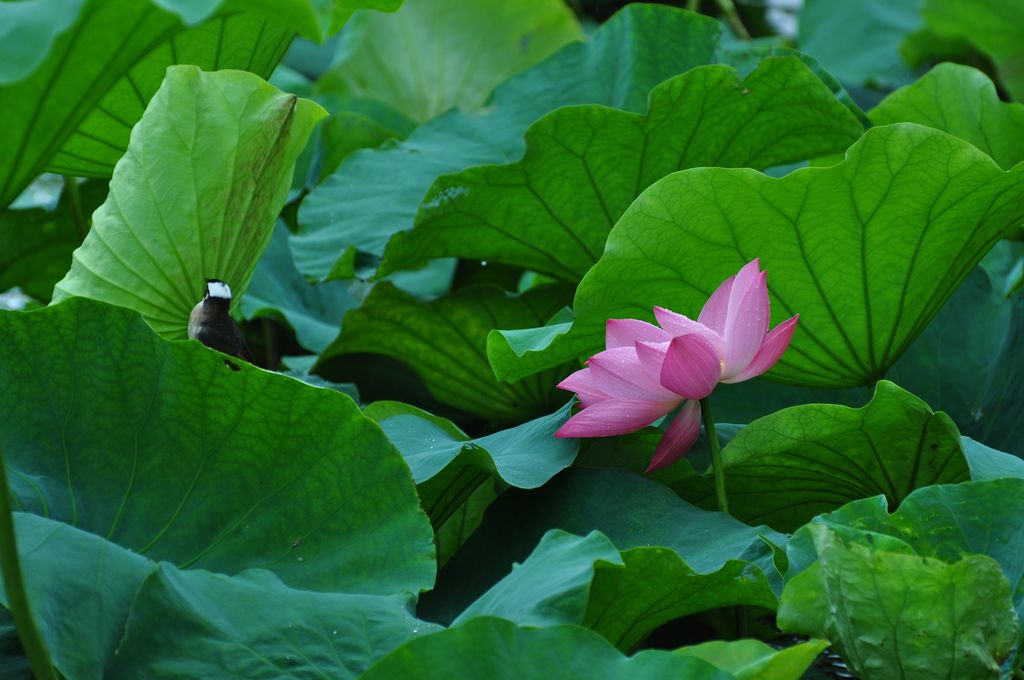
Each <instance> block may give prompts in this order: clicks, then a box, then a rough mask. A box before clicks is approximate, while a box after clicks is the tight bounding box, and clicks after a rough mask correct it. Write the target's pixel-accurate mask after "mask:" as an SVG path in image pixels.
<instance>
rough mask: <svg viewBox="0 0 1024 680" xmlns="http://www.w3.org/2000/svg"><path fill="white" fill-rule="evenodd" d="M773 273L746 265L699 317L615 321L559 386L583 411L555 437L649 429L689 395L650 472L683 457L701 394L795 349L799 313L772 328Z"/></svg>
mask: <svg viewBox="0 0 1024 680" xmlns="http://www.w3.org/2000/svg"><path fill="white" fill-rule="evenodd" d="M767 276H768V273H767V272H763V271H761V269H760V263H759V261H758V260H756V259H755V260H753V261H752V262H749V263H747V264H746V265H744V267H743V268H742V269H740V271H739V273H737V274H736V275H735V276H732V277H730V278H728V279H726V280H725V282H724V283H722V285H721V286H719V287H718V290H716V291H715V292H714V294H713V295H712V296H711V297H710V298H709V299H708V301H707V303H706V304H705V305H704V309H702V310H701V312H700V316H698V317H697V320H696V321H694V320H692V319H689V318H687V317H685V316H683V315H682V314H677V313H675V312H672V311H669V310H667V309H663V308H661V307H655V308H654V316H655V318H656V319H657V321H658V324H659V326H660V328H659V327H658V326H655V325H653V324H649V323H647V322H645V321H640V320H637V319H609V320H608V325H607V330H606V336H605V347H606V349H605V351H603V352H599V353H598V354H595V355H594V356H592V357H590V359H588V360H587V367H586V368H584V369H581V370H579V371H576V372H575V373H573V374H572V375H570V376H569V377H568V378H566V379H565V380H563V381H562V382H561V383H559V384H558V387H560V388H561V389H563V390H570V391H572V392H576V396H577V397H578V398H579V400H580V403H581V404H582V406H583V410H582V411H580V412H579V413H577V414H576V415H574V416H573V417H572V418H570V419H569V420H568V421H567V422H566V423H565V424H564V425H562V427H561V428H559V429H558V431H557V432H556V433H555V436H556V437H611V436H614V435H620V434H626V433H629V432H635V431H636V430H639V429H642V428H644V427H646V426H647V425H650V424H651V423H652V422H654V421H655V420H657V419H658V418H660V417H662V416H664V415H666V414H667V413H669V412H671V411H672V410H673V409H675V408H676V407H677V406H679V404H680V403H682V402H683V401H686V404H685V405H684V406H683V408H682V410H681V411H680V412H679V414H678V415H677V416H676V418H675V420H673V421H672V424H671V425H670V426H669V428H668V429H667V430H666V431H665V435H664V437H662V439H661V442H660V443H659V444H658V448H657V449H656V450H655V452H654V457H653V458H652V459H651V464H650V466H649V467H648V468H647V471H648V472H651V471H652V470H657V469H659V468H663V467H666V466H668V465H671V464H672V463H674V462H676V461H677V460H679V459H680V458H682V457H683V455H684V454H686V452H687V451H689V450H690V447H692V446H693V443H694V442H695V441H697V435H698V434H699V433H700V421H701V409H700V400H701V399H704V398H705V397H707V396H708V395H709V394H711V392H712V391H713V390H714V389H715V385H717V384H718V383H719V382H724V383H737V382H743V381H744V380H749V379H750V378H754V377H756V376H759V375H761V374H762V373H764V372H765V371H767V370H768V369H769V368H771V367H772V366H774V365H775V362H777V361H778V360H779V357H781V356H782V353H783V352H785V351H786V348H787V347H789V341H790V340H791V339H792V337H793V331H794V330H795V328H796V323H797V320H798V319H799V318H800V315H799V314H798V315H796V316H794V317H793V318H791V319H787V320H786V321H783V322H782V323H780V324H779V325H778V326H776V327H775V328H774V329H772V330H771V331H770V332H769V330H768V324H769V302H768V286H767Z"/></svg>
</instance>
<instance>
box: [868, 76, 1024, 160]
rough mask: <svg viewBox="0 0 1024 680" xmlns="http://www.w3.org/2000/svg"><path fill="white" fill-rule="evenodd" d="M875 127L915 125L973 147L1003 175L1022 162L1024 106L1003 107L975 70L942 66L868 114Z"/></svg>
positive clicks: (985, 78) (990, 87)
mask: <svg viewBox="0 0 1024 680" xmlns="http://www.w3.org/2000/svg"><path fill="white" fill-rule="evenodd" d="M868 117H869V118H870V119H871V122H872V123H874V124H875V125H889V124H892V123H919V124H921V125H927V126H929V127H933V128H936V129H938V130H942V131H943V132H948V133H949V134H951V135H954V136H956V137H959V138H960V139H963V140H965V141H968V142H970V143H971V144H973V145H974V146H976V147H978V148H979V149H981V150H982V151H984V152H985V153H987V154H988V155H989V156H991V157H992V158H994V159H995V161H996V163H998V164H999V166H1000V167H1002V168H1003V169H1004V170H1009V169H1010V168H1012V167H1013V166H1014V165H1016V164H1017V163H1019V162H1020V161H1022V160H1024V105H1021V104H1011V103H1007V102H1003V101H1001V100H1000V99H999V95H998V94H997V93H996V87H995V85H993V84H992V81H991V80H989V78H988V76H986V75H985V74H984V73H982V72H981V71H978V70H976V69H973V68H971V67H969V66H961V65H960V64H950V63H943V64H939V65H938V66H936V67H935V68H933V69H932V70H930V71H928V73H926V74H925V75H923V76H922V77H921V78H920V79H919V80H917V81H916V82H914V83H911V84H910V85H907V86H906V87H903V88H901V89H899V90H896V91H895V92H893V93H892V94H890V95H889V96H888V97H886V98H885V99H883V100H882V101H881V102H880V103H879V104H878V106H876V107H875V108H873V109H871V111H870V112H869V113H868Z"/></svg>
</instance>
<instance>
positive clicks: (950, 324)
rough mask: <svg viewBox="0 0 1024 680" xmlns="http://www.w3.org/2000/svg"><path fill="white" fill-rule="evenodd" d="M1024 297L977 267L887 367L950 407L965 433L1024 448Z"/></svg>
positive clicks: (927, 397)
mask: <svg viewBox="0 0 1024 680" xmlns="http://www.w3.org/2000/svg"><path fill="white" fill-rule="evenodd" d="M1022 342H1024V297H1022V296H1020V295H1014V296H1013V297H1010V298H1005V297H1003V295H1002V294H1001V293H1000V292H998V291H995V290H993V289H992V283H991V282H990V280H989V276H988V275H987V274H986V273H985V272H984V271H982V270H981V269H976V270H975V271H974V272H972V274H971V275H970V276H969V277H968V278H967V280H966V281H964V282H963V284H961V286H960V288H958V289H957V291H956V292H955V293H954V294H953V296H952V297H951V298H950V299H949V302H947V303H946V306H945V307H943V308H942V311H941V312H939V314H938V315H937V316H936V317H935V319H934V320H933V321H932V322H931V324H929V326H928V328H927V330H925V332H924V333H923V334H922V335H921V337H920V338H918V339H917V341H916V342H914V344H913V345H911V346H910V349H908V350H907V352H906V353H905V354H904V355H903V356H902V357H900V360H899V361H897V362H896V365H895V366H893V367H892V368H891V369H890V370H889V372H888V373H887V375H888V377H889V378H890V379H891V380H893V381H895V382H897V383H899V384H900V385H901V386H903V387H905V388H907V389H908V390H910V391H911V392H913V393H914V394H916V395H918V396H919V397H921V398H922V399H923V400H925V401H926V402H928V404H930V405H931V406H932V407H933V408H935V409H942V410H943V411H945V412H947V413H948V414H949V415H950V417H951V418H952V419H953V422H955V423H956V425H957V427H958V428H959V429H960V432H962V433H963V434H965V435H968V436H970V437H972V438H974V439H976V440H978V441H980V442H984V443H985V444H988V445H990V446H994V447H996V448H997V449H1000V450H1003V451H1010V452H1013V453H1017V454H1024V430H1022V425H1024V423H1022V422H1021V418H1020V414H1021V411H1022V410H1024V381H1022V380H1021V376H1024V355H1022V354H1021V351H1020V347H1021V343H1022Z"/></svg>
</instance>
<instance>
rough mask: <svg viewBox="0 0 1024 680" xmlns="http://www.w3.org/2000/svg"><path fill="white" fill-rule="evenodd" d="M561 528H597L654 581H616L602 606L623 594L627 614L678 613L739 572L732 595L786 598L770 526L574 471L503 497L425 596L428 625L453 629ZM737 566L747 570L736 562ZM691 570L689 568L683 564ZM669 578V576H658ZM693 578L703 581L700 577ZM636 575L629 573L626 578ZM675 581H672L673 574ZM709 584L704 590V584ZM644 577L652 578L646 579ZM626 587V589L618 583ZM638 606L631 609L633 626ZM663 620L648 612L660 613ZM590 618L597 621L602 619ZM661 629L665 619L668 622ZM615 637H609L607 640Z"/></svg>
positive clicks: (620, 475) (621, 475)
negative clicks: (646, 586) (633, 601)
mask: <svg viewBox="0 0 1024 680" xmlns="http://www.w3.org/2000/svg"><path fill="white" fill-rule="evenodd" d="M552 528H558V529H562V530H564V531H568V532H570V533H573V534H577V535H581V536H582V535H586V534H588V533H590V532H591V531H594V530H597V531H600V532H601V533H603V534H605V535H606V536H607V537H608V538H609V539H611V541H612V543H613V544H614V545H615V546H616V547H617V548H619V549H620V550H623V551H624V553H623V556H624V559H625V560H627V562H626V563H627V565H628V564H629V563H630V562H629V561H630V560H634V559H635V561H636V564H637V567H636V569H637V570H638V571H639V572H641V573H650V574H651V576H650V579H651V581H652V583H653V584H655V585H654V586H652V589H651V590H649V591H646V592H644V591H643V588H642V584H631V583H630V581H631V579H630V578H629V575H627V576H626V577H624V578H622V579H620V578H619V577H617V576H615V575H614V574H609V575H608V576H607V580H606V587H604V590H605V591H606V592H605V593H604V595H603V597H604V598H605V599H604V600H603V601H604V602H610V601H611V600H613V599H616V600H618V598H614V597H613V595H614V594H615V593H616V592H618V591H620V590H621V591H622V592H623V599H621V600H619V601H618V604H617V606H621V607H623V610H625V611H629V610H630V598H632V597H636V598H638V601H640V600H643V601H657V602H659V603H660V604H662V605H672V606H675V605H674V604H673V602H674V601H675V600H676V598H678V599H679V601H684V598H687V597H700V593H699V592H691V591H693V590H699V588H694V586H695V585H707V586H709V587H711V586H715V585H716V579H714V578H712V577H713V576H714V575H715V574H716V573H721V572H724V573H727V574H729V577H728V579H727V578H724V576H723V577H722V578H721V579H720V580H717V586H716V587H718V586H721V587H722V588H723V589H726V588H728V584H727V583H726V581H728V580H730V579H737V578H738V577H739V576H740V575H741V574H742V575H743V578H744V579H751V580H752V583H749V584H747V583H742V582H737V583H735V584H733V585H734V586H735V587H736V589H737V590H736V591H735V592H742V588H746V594H748V595H749V594H752V593H754V594H756V593H758V592H760V593H762V595H760V596H759V597H762V598H764V597H766V596H765V595H763V593H767V594H768V595H770V593H771V590H772V587H773V586H774V587H776V588H779V590H780V591H781V585H780V577H779V574H778V572H777V571H776V569H775V566H774V562H773V553H772V549H771V547H770V545H769V544H768V542H767V541H770V542H772V543H774V544H776V545H785V543H786V537H785V536H783V535H781V534H778V533H777V532H775V531H773V530H771V529H769V528H767V527H751V526H748V525H746V524H743V523H741V522H739V521H738V520H736V519H734V518H732V517H729V516H727V515H723V514H720V513H716V512H707V511H705V510H701V509H699V508H697V507H695V506H693V505H690V504H689V503H687V502H686V501H684V500H682V499H680V498H679V496H677V495H676V494H675V493H674V492H673V491H672V490H670V489H668V488H666V487H665V486H663V485H661V484H658V483H656V482H653V481H651V480H648V479H644V478H643V477H641V476H639V475H635V474H632V473H628V472H623V471H621V470H592V469H582V468H570V469H569V470H566V471H565V472H563V473H562V474H560V475H559V476H557V477H556V478H554V479H553V480H551V481H550V482H548V483H547V484H545V485H544V486H543V487H541V488H540V489H536V490H534V491H529V492H528V491H521V490H517V489H512V490H509V491H506V492H505V493H504V494H502V495H501V497H500V498H499V499H498V500H497V501H495V502H494V503H493V504H492V505H491V507H490V508H489V509H488V510H487V514H486V515H485V517H484V521H483V523H482V524H481V526H480V528H479V529H478V530H477V531H476V532H475V533H474V534H473V535H472V537H470V539H469V540H468V541H467V542H466V544H465V545H464V546H463V547H462V549H461V550H459V552H458V553H457V554H456V555H455V557H453V558H452V559H451V560H450V561H449V563H448V565H447V566H446V567H445V569H444V570H443V571H442V572H441V573H440V575H439V579H438V585H437V588H436V589H435V590H434V591H432V592H430V593H426V594H425V595H424V596H423V598H422V600H421V602H420V609H419V612H420V614H421V615H422V616H425V617H426V618H429V619H431V620H437V621H451V620H452V619H454V618H455V617H456V616H458V614H459V613H460V612H462V610H464V609H465V608H466V607H467V606H468V605H469V604H470V603H471V602H473V601H474V600H475V599H476V598H477V597H479V596H480V595H481V594H482V593H483V592H485V591H486V590H487V589H488V588H490V587H491V586H492V585H493V584H494V583H496V582H497V581H499V580H500V579H501V578H502V577H504V576H505V575H506V574H507V573H508V571H509V569H510V568H511V565H512V564H513V562H522V561H524V560H525V559H526V558H527V556H528V555H529V554H530V552H531V551H532V550H533V549H534V548H535V547H536V546H537V544H538V543H539V542H540V539H541V537H542V536H543V535H544V533H545V532H547V531H548V530H549V529H552ZM650 546H660V547H662V548H663V549H664V551H666V553H673V554H672V555H667V554H666V555H662V554H660V553H645V554H643V555H636V556H634V555H631V554H630V551H631V549H633V548H648V547H650ZM737 560H743V562H740V563H738V566H737V563H735V561H737ZM684 562H685V564H684ZM659 570H660V571H663V572H664V574H663V575H660V576H659V575H658V573H659ZM693 572H695V573H696V575H694V574H693ZM629 574H630V575H631V574H632V572H629ZM668 574H672V577H670V576H668ZM703 577H706V580H705V581H704V582H703V583H701V578H703ZM645 578H646V577H645ZM620 581H621V582H620ZM642 608H643V607H638V609H637V610H635V611H632V612H631V615H632V616H634V618H635V617H636V616H637V611H639V610H640V609H642ZM655 613H656V612H653V611H652V612H648V614H655ZM589 616H591V620H592V621H597V620H598V619H599V618H600V611H599V610H596V609H595V610H594V611H592V612H591V613H590V614H589ZM662 622H663V621H662ZM601 625H602V626H603V627H607V630H609V631H619V632H618V633H617V634H616V635H618V638H617V640H622V639H626V638H625V637H623V635H624V634H625V631H624V628H625V627H617V626H618V624H617V623H616V622H615V621H612V620H603V621H602V624H601ZM609 635H612V632H609Z"/></svg>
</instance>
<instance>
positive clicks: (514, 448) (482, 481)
mask: <svg viewBox="0 0 1024 680" xmlns="http://www.w3.org/2000/svg"><path fill="white" fill-rule="evenodd" d="M569 406H570V405H569V404H566V405H565V406H563V407H562V408H561V409H559V410H558V411H556V412H555V413H553V414H551V415H548V416H543V417H541V418H537V419H536V420H531V421H528V422H526V423H523V424H522V425H517V426H516V427H513V428H510V429H508V430H502V431H500V432H495V433H493V434H489V435H487V436H484V437H478V438H476V439H471V438H470V437H469V436H468V435H466V433H464V432H463V431H462V430H460V429H459V428H458V427H456V426H455V424H454V423H452V422H451V421H450V420H447V419H445V418H441V417H439V416H435V415H432V414H430V413H427V412H426V411H423V410H421V409H418V408H416V407H415V406H409V405H408V404H402V403H399V402H394V401H378V402H375V403H373V404H370V405H369V406H367V407H366V408H365V409H364V410H363V413H364V414H366V415H367V416H369V417H370V418H373V419H374V420H375V421H377V423H378V424H379V425H380V426H381V428H382V429H383V430H384V434H386V435H387V436H388V438H389V439H390V440H391V443H392V444H394V445H395V446H396V447H398V450H399V451H401V453H402V456H404V457H405V462H406V463H407V464H408V465H409V469H410V470H411V471H412V477H413V480H415V482H416V484H417V488H416V490H417V492H418V493H419V496H420V503H421V504H422V505H423V509H424V510H425V511H426V513H427V516H428V517H430V523H431V525H432V526H433V527H434V533H435V543H436V544H437V552H438V555H437V560H438V565H439V566H440V565H443V564H444V563H445V562H447V560H448V559H449V558H450V557H451V556H452V555H453V554H455V551H456V550H458V548H459V547H461V546H462V544H463V543H464V542H465V541H466V539H467V538H468V537H469V536H470V534H472V533H473V531H474V530H476V528H477V527H478V526H479V525H480V520H481V519H482V518H483V513H484V511H485V510H486V509H487V506H488V505H489V504H490V502H491V501H493V500H494V499H495V498H496V497H497V495H498V493H500V492H501V491H502V490H503V489H504V488H506V487H508V486H515V487H519V488H523V489H535V488H537V487H539V486H541V485H542V484H544V483H545V482H547V481H548V480H549V479H551V478H552V477H553V476H555V474H557V473H558V472H560V471H561V470H563V469H565V468H566V467H568V466H569V465H570V464H572V461H573V459H574V458H575V457H576V452H577V450H578V448H579V444H578V441H577V440H572V439H556V438H555V437H554V434H555V430H557V429H558V428H559V426H560V425H561V424H562V423H564V422H565V419H566V418H567V417H568V415H569Z"/></svg>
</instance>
